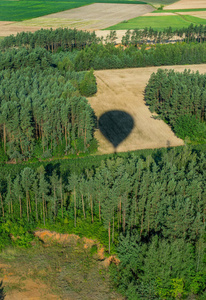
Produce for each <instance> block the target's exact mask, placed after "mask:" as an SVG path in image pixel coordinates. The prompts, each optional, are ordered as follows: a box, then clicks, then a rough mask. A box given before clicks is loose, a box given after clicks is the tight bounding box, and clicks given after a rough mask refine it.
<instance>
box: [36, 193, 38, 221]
mask: <svg viewBox="0 0 206 300" xmlns="http://www.w3.org/2000/svg"><path fill="white" fill-rule="evenodd" d="M35 202H36V220H37V222H38V203H37V196H36V194H35Z"/></svg>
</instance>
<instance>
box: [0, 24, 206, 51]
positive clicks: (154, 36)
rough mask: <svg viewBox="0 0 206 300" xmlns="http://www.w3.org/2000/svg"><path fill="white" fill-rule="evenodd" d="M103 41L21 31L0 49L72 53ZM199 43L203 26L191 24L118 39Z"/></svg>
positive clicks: (61, 32) (78, 33)
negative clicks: (33, 49) (16, 48)
mask: <svg viewBox="0 0 206 300" xmlns="http://www.w3.org/2000/svg"><path fill="white" fill-rule="evenodd" d="M102 40H103V39H100V38H97V36H96V34H95V32H92V33H90V32H87V31H82V30H77V29H68V28H58V29H56V30H53V29H52V28H51V29H41V30H37V31H36V32H34V33H31V32H21V33H17V35H16V36H14V35H10V36H8V37H5V38H4V40H3V41H1V44H0V48H1V49H2V50H3V49H4V50H5V49H8V48H10V47H21V46H25V47H31V48H36V47H43V48H45V49H47V50H49V51H51V52H55V51H57V50H59V49H61V50H63V51H72V50H73V49H82V48H84V47H85V46H86V45H88V46H89V45H91V44H92V43H95V44H98V43H100V42H101V41H102ZM115 40H116V31H111V32H110V34H109V35H108V37H107V38H106V42H111V43H115ZM174 40H175V41H186V42H199V43H203V42H204V41H205V40H206V26H204V25H202V24H201V25H195V26H194V25H193V24H191V25H190V26H189V27H187V28H181V29H172V27H168V28H166V29H164V30H163V31H157V30H154V29H153V28H151V27H150V28H148V27H145V28H144V29H143V30H142V29H138V28H137V29H135V30H128V31H127V32H126V34H125V35H124V36H123V38H122V44H123V45H125V46H128V45H135V46H137V45H141V44H157V43H169V42H173V41H174Z"/></svg>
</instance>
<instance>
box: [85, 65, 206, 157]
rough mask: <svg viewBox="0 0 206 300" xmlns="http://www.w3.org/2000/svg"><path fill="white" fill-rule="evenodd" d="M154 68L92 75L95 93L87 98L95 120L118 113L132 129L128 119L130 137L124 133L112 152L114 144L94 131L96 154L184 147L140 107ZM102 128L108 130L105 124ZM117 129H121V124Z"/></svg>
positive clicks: (205, 67) (194, 68)
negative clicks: (97, 149) (96, 142)
mask: <svg viewBox="0 0 206 300" xmlns="http://www.w3.org/2000/svg"><path fill="white" fill-rule="evenodd" d="M158 68H159V67H149V68H137V69H122V70H103V71H95V76H96V79H97V88H98V92H97V94H96V95H95V96H93V97H91V98H89V102H90V104H91V106H92V108H93V109H94V110H95V113H96V115H97V117H98V118H99V117H101V116H102V115H103V114H104V113H106V112H109V111H114V110H115V111H116V110H119V111H123V112H126V113H127V114H128V115H129V116H131V117H132V119H133V121H134V127H133V126H132V125H131V120H130V119H129V118H128V123H129V125H128V126H129V127H131V133H130V134H129V133H128V136H127V137H126V138H125V139H124V140H123V141H122V142H121V143H120V144H119V145H118V146H117V148H116V149H114V146H113V145H114V143H113V145H112V143H110V142H109V140H108V139H106V138H105V136H103V134H102V133H101V132H100V130H99V129H98V130H97V131H96V132H95V136H96V138H97V139H98V141H99V153H101V154H103V153H112V152H114V151H117V152H126V151H132V150H137V149H149V148H160V147H168V146H180V145H183V144H184V143H183V141H182V140H181V139H179V138H177V137H176V136H175V135H174V133H173V132H172V130H171V129H170V127H169V126H168V125H166V124H165V123H164V122H163V121H162V120H155V119H154V118H153V117H152V113H151V112H150V111H149V108H148V107H147V106H146V105H145V103H144V89H145V86H146V84H147V82H148V80H149V78H150V75H151V74H152V73H153V72H156V71H157V69H158ZM162 68H164V69H175V70H176V71H180V72H182V71H184V69H185V68H187V69H191V70H192V71H197V70H198V71H199V72H200V73H205V70H206V65H191V66H187V67H186V66H167V67H162ZM120 116H121V114H120ZM123 124H124V125H125V131H126V132H127V128H126V126H127V124H126V123H125V120H123V123H122V127H123ZM101 126H102V125H101ZM105 126H106V127H107V126H108V124H107V121H106V122H105ZM118 126H120V127H121V121H120V124H119V125H118ZM132 127H133V129H132ZM128 131H130V129H128ZM120 139H121V138H120Z"/></svg>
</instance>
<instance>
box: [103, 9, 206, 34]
mask: <svg viewBox="0 0 206 300" xmlns="http://www.w3.org/2000/svg"><path fill="white" fill-rule="evenodd" d="M191 23H193V24H199V25H200V24H203V25H205V24H206V22H205V20H204V19H203V18H197V17H195V16H190V15H188V13H187V15H184V16H182V15H177V14H174V15H168V14H167V15H165V14H161V15H159V16H156V15H154V14H151V15H150V16H148V15H147V16H145V15H144V16H141V17H137V18H134V19H130V20H129V21H128V22H122V23H119V24H116V25H114V26H110V27H108V28H106V29H107V30H128V29H136V28H140V29H144V28H145V27H148V28H149V27H152V28H153V29H155V30H163V29H165V28H168V27H172V28H173V29H179V28H183V27H188V26H189V25H190V24H191Z"/></svg>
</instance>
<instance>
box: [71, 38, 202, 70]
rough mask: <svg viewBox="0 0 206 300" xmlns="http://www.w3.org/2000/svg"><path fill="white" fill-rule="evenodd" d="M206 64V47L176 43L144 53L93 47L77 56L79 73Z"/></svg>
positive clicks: (143, 51) (95, 45)
mask: <svg viewBox="0 0 206 300" xmlns="http://www.w3.org/2000/svg"><path fill="white" fill-rule="evenodd" d="M205 62H206V44H205V43H202V44H194V43H189V44H187V43H175V44H163V45H160V44H158V45H156V46H151V47H150V48H149V49H146V45H145V44H144V45H142V47H141V49H139V48H137V47H135V46H134V45H131V46H129V47H127V48H126V49H124V48H123V47H115V46H114V45H113V44H110V43H109V44H107V45H102V44H92V45H91V46H90V47H87V46H86V47H85V48H84V49H82V50H81V51H78V52H77V55H76V56H75V58H74V65H75V70H77V71H80V70H89V69H90V68H93V69H95V70H101V69H121V68H138V67H147V66H161V65H181V64H183V65H184V64H200V63H205Z"/></svg>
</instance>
